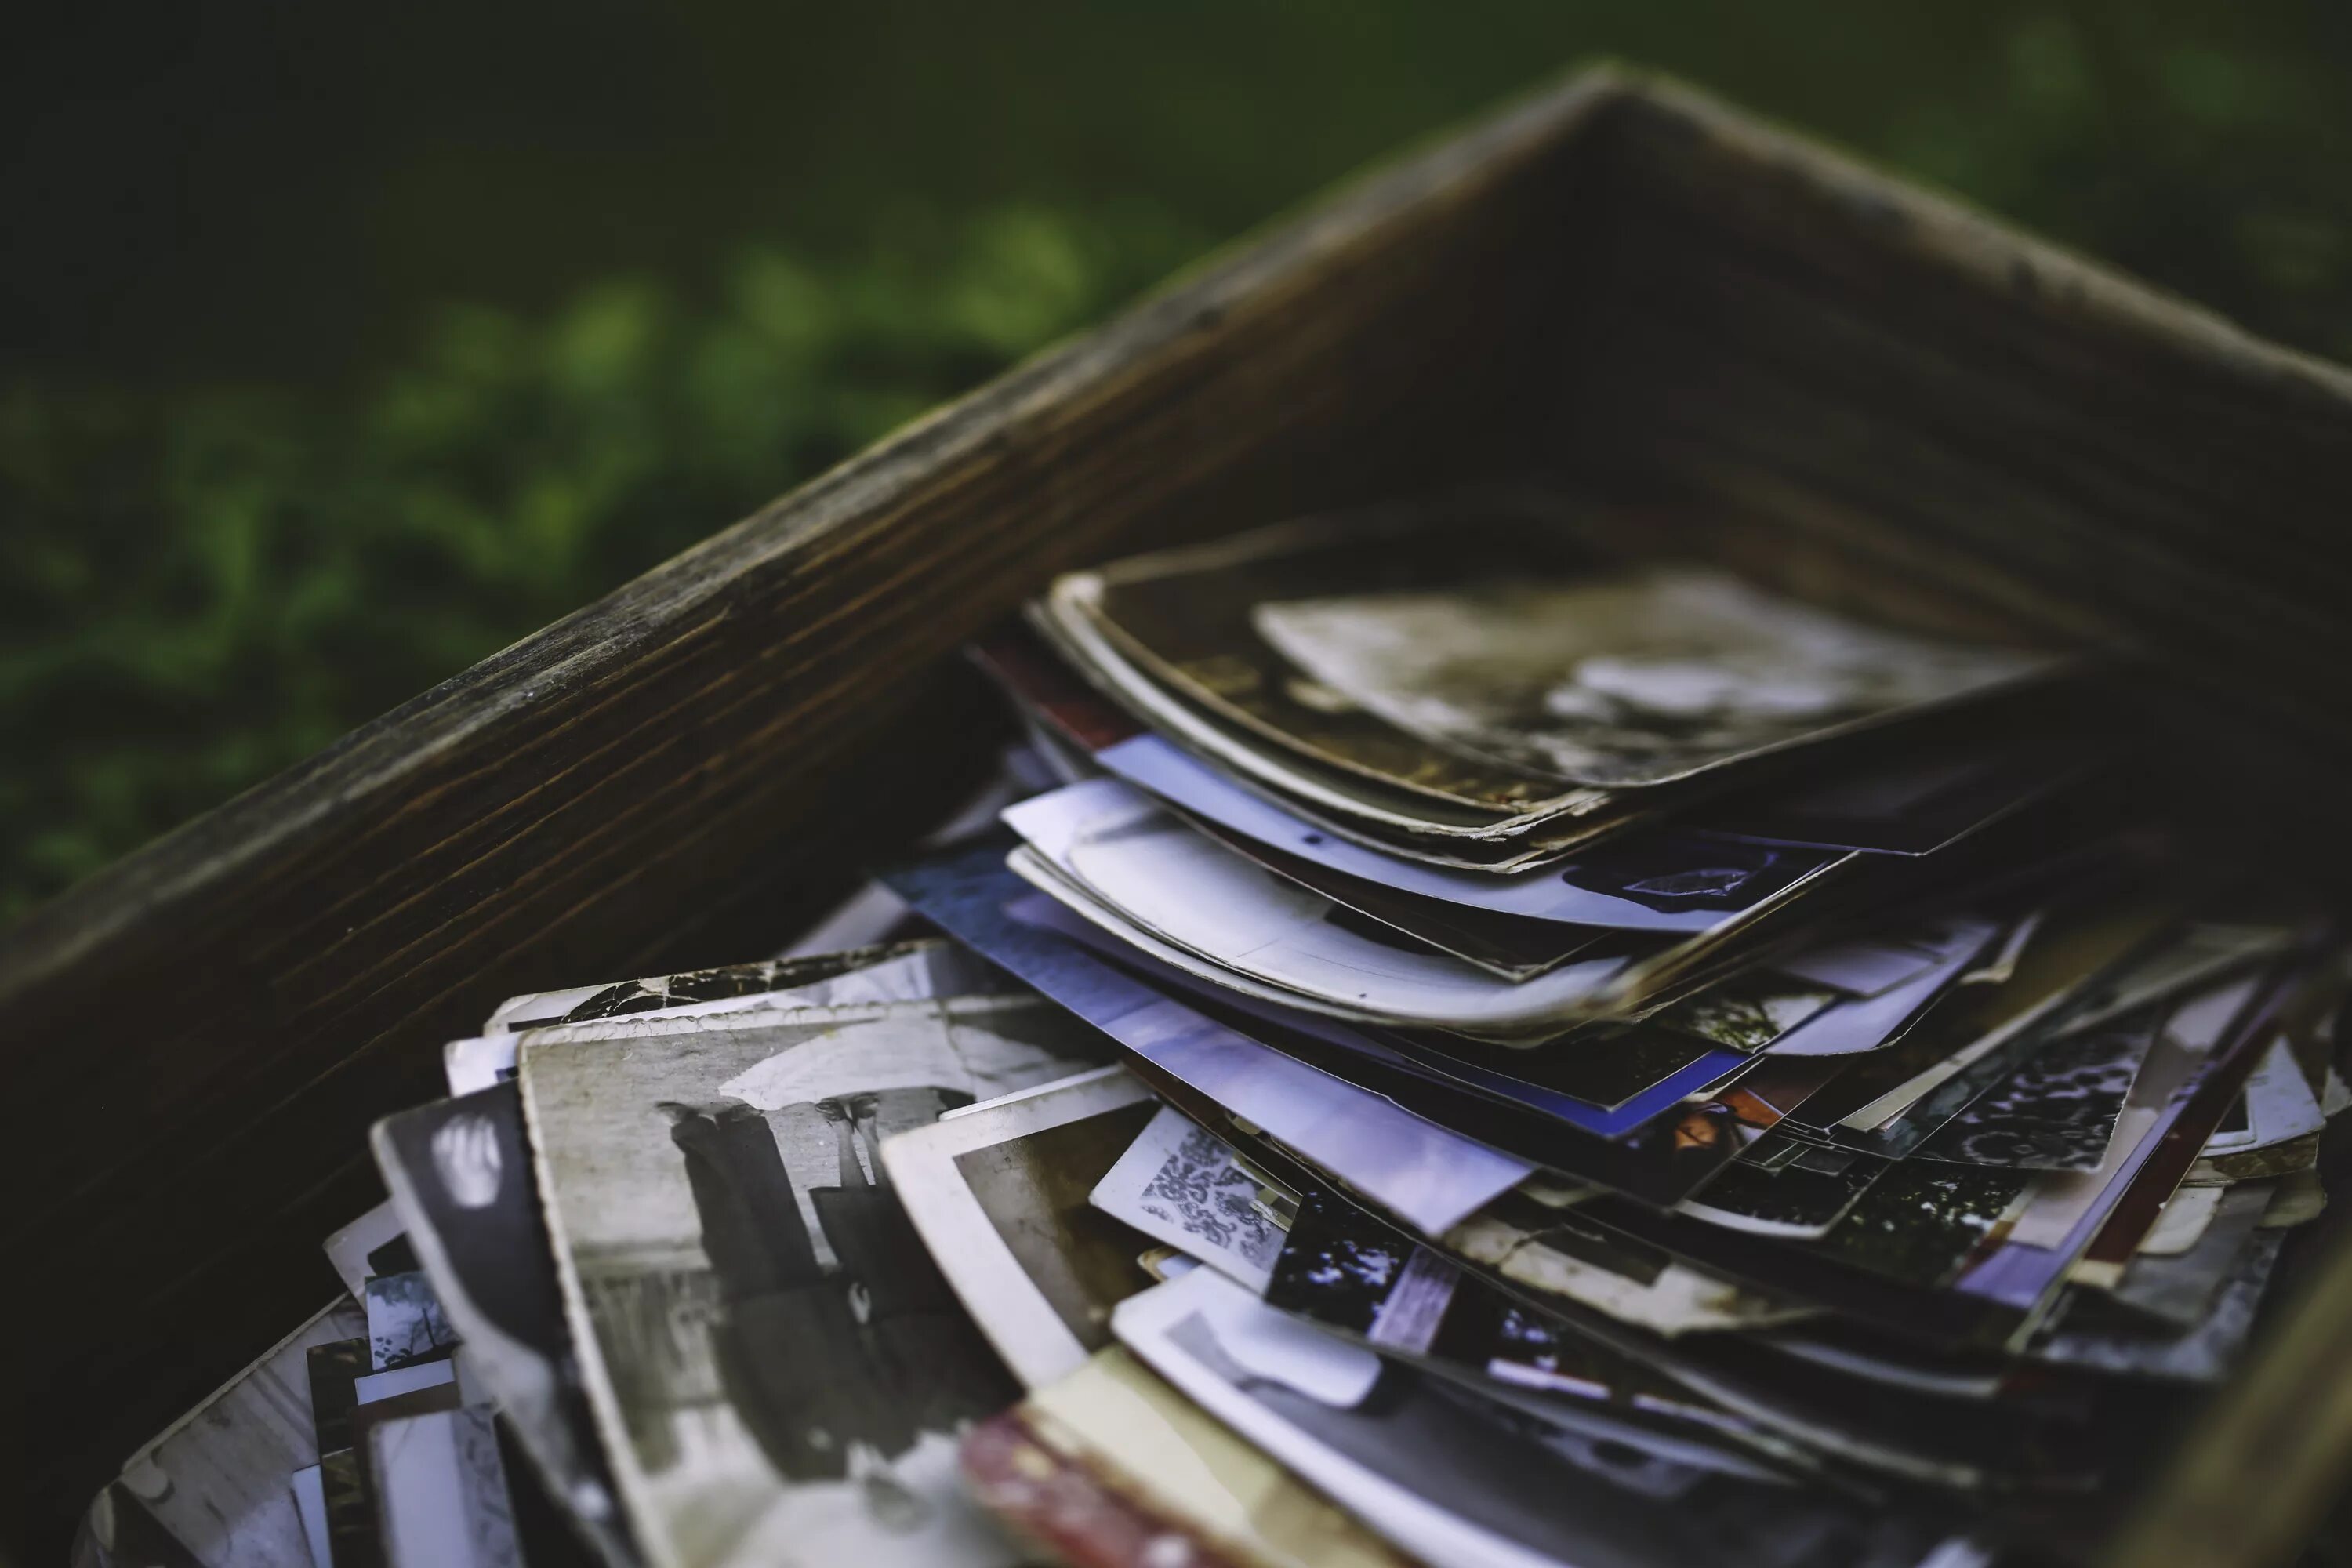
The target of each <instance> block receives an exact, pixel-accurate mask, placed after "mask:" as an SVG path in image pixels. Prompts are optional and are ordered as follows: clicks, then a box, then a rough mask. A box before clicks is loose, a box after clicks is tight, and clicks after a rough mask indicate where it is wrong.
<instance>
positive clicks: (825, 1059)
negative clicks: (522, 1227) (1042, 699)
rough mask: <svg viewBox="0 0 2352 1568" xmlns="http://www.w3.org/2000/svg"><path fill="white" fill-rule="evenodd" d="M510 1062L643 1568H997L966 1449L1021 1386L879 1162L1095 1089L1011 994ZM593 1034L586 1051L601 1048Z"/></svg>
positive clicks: (1084, 1048) (1089, 1041)
mask: <svg viewBox="0 0 2352 1568" xmlns="http://www.w3.org/2000/svg"><path fill="white" fill-rule="evenodd" d="M754 1017H755V1015H728V1016H724V1017H723V1018H720V1019H689V1020H684V1021H680V1022H679V1023H678V1024H677V1026H675V1027H676V1029H677V1032H676V1033H673V1034H669V1035H667V1036H660V1037H656V1038H658V1039H659V1040H660V1042H661V1044H662V1046H663V1047H665V1048H663V1049H660V1050H658V1051H656V1050H649V1049H646V1048H644V1045H645V1043H644V1042H641V1041H637V1040H610V1039H601V1038H593V1037H589V1038H577V1039H568V1040H567V1039H563V1038H561V1036H562V1035H563V1034H564V1033H565V1031H562V1030H548V1031H539V1032H535V1033H534V1034H532V1035H529V1036H526V1037H525V1045H524V1047H523V1055H522V1072H521V1082H522V1086H523V1099H524V1105H525V1108H526V1112H527V1115H528V1118H529V1123H530V1135H531V1137H532V1139H533V1141H534V1142H535V1143H536V1144H537V1146H538V1148H539V1150H540V1152H541V1171H542V1180H543V1186H542V1199H543V1201H544V1203H545V1205H546V1207H547V1214H548V1221H549V1230H550V1232H551V1236H552V1237H553V1238H554V1243H555V1251H556V1257H557V1264H558V1270H559V1276H560V1277H561V1278H562V1280H563V1282H564V1285H565V1291H566V1298H567V1301H568V1304H569V1307H570V1311H571V1315H572V1321H573V1324H572V1326H573V1332H574V1336H575V1339H576V1341H577V1342H578V1343H579V1346H580V1352H581V1360H582V1371H583V1378H584V1381H585V1383H586V1384H587V1387H588V1391H589V1394H590V1400H591V1403H592V1405H593V1407H594V1409H595V1411H596V1415H597V1418H598V1425H599V1427H600V1430H601V1431H602V1432H603V1434H604V1437H605V1441H606V1447H607V1449H608V1451H609V1453H610V1457H611V1458H612V1462H613V1469H614V1477H615V1479H616V1481H617V1482H618V1484H619V1486H620V1489H621V1491H622V1495H623V1498H624V1500H625V1503H626V1504H627V1505H628V1506H629V1508H630V1511H631V1515H632V1518H633V1520H634V1521H635V1523H636V1525H637V1527H638V1531H639V1535H640V1539H641V1544H642V1545H643V1547H644V1549H645V1551H646V1555H647V1557H648V1558H649V1560H650V1561H651V1562H653V1563H656V1564H659V1565H662V1568H719V1565H721V1564H735V1563H743V1564H750V1563H765V1562H770V1561H773V1560H774V1559H775V1558H776V1557H777V1556H778V1555H779V1554H780V1553H783V1552H793V1553H808V1552H816V1551H817V1549H818V1548H820V1547H822V1548H823V1549H824V1550H823V1552H821V1553H819V1555H817V1556H813V1557H803V1558H801V1559H800V1560H803V1561H817V1560H824V1561H856V1562H861V1563H871V1564H877V1565H895V1564H907V1565H909V1568H912V1565H914V1564H918V1563H922V1564H929V1563H936V1562H940V1561H943V1560H945V1561H956V1562H970V1563H1004V1564H1010V1563H1016V1562H1018V1561H1020V1556H1019V1553H1018V1552H1017V1551H1016V1550H1015V1549H1014V1548H1013V1545H1012V1544H1011V1543H1010V1542H1006V1541H1004V1540H1003V1538H1002V1537H1001V1536H1000V1535H999V1534H998V1533H997V1531H996V1528H995V1526H994V1525H993V1524H992V1523H991V1522H990V1521H989V1520H988V1519H987V1517H986V1515H985V1514H984V1513H983V1512H982V1511H981V1510H978V1509H977V1508H976V1507H975V1505H974V1504H973V1503H972V1502H971V1500H970V1499H969V1498H967V1497H966V1496H965V1495H964V1494H963V1493H962V1491H961V1489H960V1488H959V1486H958V1484H957V1482H956V1468H955V1464H956V1461H955V1452H956V1443H957V1441H958V1436H959V1434H960V1433H961V1430H962V1428H963V1427H964V1426H966V1425H968V1424H969V1423H971V1422H972V1421H974V1420H977V1419H980V1418H982V1417H983V1416H986V1415H992V1414H994V1413H995V1412H997V1411H999V1410H1001V1409H1003V1408H1004V1407H1005V1406H1006V1405H1010V1404H1011V1403H1013V1401H1014V1400H1015V1399H1016V1398H1018V1397H1019V1394H1020V1387H1019V1384H1017V1383H1015V1382H1014V1381H1013V1378H1012V1376H1011V1375H1010V1374H1009V1373H1007V1372H1006V1370H1005V1368H1004V1366H1003V1363H1002V1362H1001V1361H1000V1360H999V1359H998V1358H997V1356H996V1354H995V1352H993V1351H992V1350H991V1349H990V1348H989V1345H988V1342H987V1341H986V1340H985V1339H984V1338H983V1337H982V1335H981V1333H980V1331H978V1329H977V1328H975V1327H974V1325H973V1324H972V1322H971V1318H970V1317H969V1316H968V1315H967V1314H966V1313H965V1311H964V1310H963V1309H962V1307H961V1304H960V1303H959V1302H958V1300H957V1299H956V1296H955V1293H954V1292H953V1291H952V1290H951V1289H950V1288H949V1286H948V1284H947V1281H946V1280H945V1279H943V1278H942V1277H941V1275H940V1271H939V1268H938V1267H937V1265H935V1264H934V1263H933V1262H932V1261H931V1258H930V1254H929V1251H928V1250H927V1249H926V1248H925V1247H924V1246H923V1244H922V1241H921V1239H920V1237H919V1236H918V1235H917V1234H916V1231H915V1228H914V1226H913V1225H912V1223H911V1222H910V1221H909V1220H908V1217H907V1215H906V1211H905V1209H904V1208H903V1207H902V1206H901V1205H900V1203H899V1201H898V1195H897V1194H896V1193H895V1192H894V1191H893V1189H892V1187H891V1185H890V1181H889V1175H888V1171H887V1167H886V1166H885V1165H884V1164H883V1163H882V1161H881V1159H880V1157H879V1147H880V1144H881V1142H882V1141H883V1140H884V1139H886V1138H887V1137H889V1136H890V1135H891V1134H893V1133H896V1132H899V1131H907V1130H908V1129H911V1128H915V1127H919V1126H924V1125H928V1124H929V1123H930V1122H932V1121H937V1120H938V1118H939V1115H940V1112H941V1111H944V1110H951V1109H954V1108H955V1107H958V1106H961V1105H968V1104H971V1103H972V1102H973V1101H974V1100H979V1099H987V1098H994V1097H995V1096H996V1095H998V1094H1002V1093H1007V1092H1011V1091H1013V1090H1016V1089H1026V1088H1030V1087H1034V1085H1037V1084H1041V1083H1045V1082H1049V1081H1052V1080H1053V1079H1057V1078H1064V1077H1067V1076H1069V1075H1070V1074H1072V1073H1074V1072H1077V1071H1081V1070H1084V1069H1086V1068H1090V1067H1093V1066H1095V1065H1096V1064H1097V1062H1098V1060H1099V1048H1098V1047H1097V1043H1096V1042H1097V1039H1098V1037H1093V1036H1092V1033H1091V1031H1090V1030H1088V1029H1087V1028H1086V1027H1085V1026H1083V1025H1079V1024H1077V1023H1076V1021H1075V1020H1073V1019H1071V1018H1070V1017H1069V1016H1068V1015H1066V1014H1064V1013H1062V1012H1060V1011H1059V1010H1058V1009H1055V1008H1053V1007H1050V1006H1048V1005H1045V1004H1043V1003H1041V1002H1038V1001H1036V1000H1034V999H1032V998H1026V997H1008V998H987V997H982V998H964V999H949V1000H944V1001H938V1002H914V1003H889V1004H878V1005H867V1006H856V1007H842V1008H834V1009H823V1010H818V1011H816V1012H814V1013H799V1014H794V1015H793V1016H792V1017H791V1021H790V1022H782V1023H778V1022H769V1023H766V1024H764V1025H763V1024H761V1023H757V1022H751V1021H748V1020H751V1019H752V1018H754ZM592 1027H593V1026H592Z"/></svg>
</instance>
